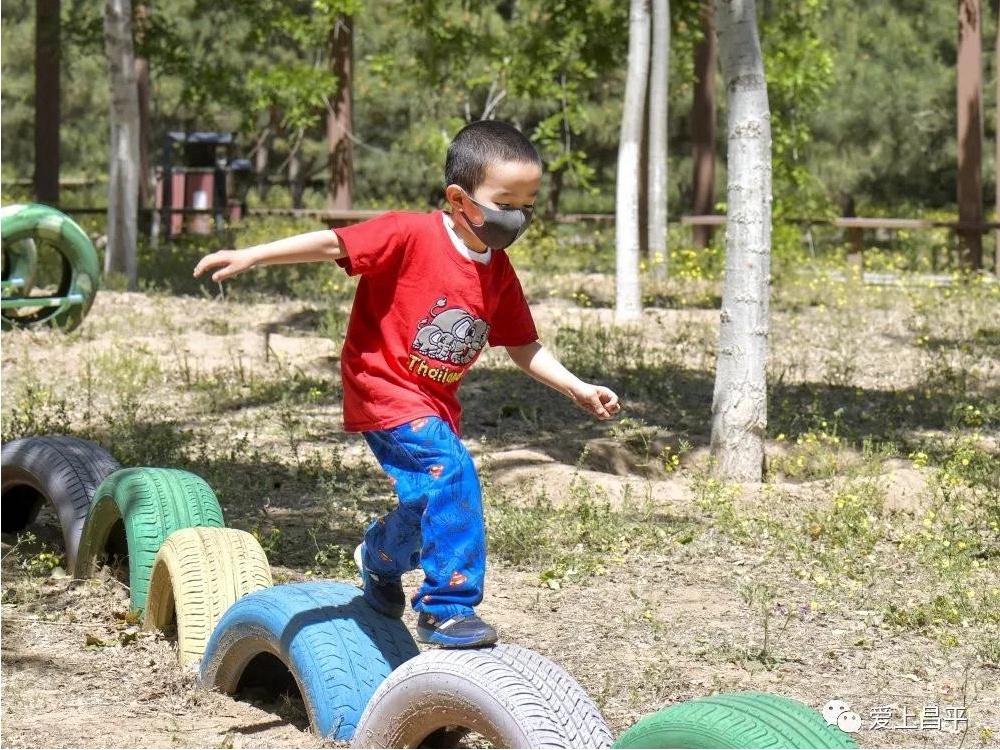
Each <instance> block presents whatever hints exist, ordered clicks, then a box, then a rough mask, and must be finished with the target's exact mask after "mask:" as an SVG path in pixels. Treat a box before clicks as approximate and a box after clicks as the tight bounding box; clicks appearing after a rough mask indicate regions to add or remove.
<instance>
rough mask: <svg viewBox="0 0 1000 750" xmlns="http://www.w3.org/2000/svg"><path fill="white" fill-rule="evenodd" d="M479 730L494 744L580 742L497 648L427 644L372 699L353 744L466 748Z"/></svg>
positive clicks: (549, 745) (560, 744)
mask: <svg viewBox="0 0 1000 750" xmlns="http://www.w3.org/2000/svg"><path fill="white" fill-rule="evenodd" d="M469 731H474V732H478V733H479V734H480V735H482V736H483V737H484V738H485V739H486V740H488V741H489V742H490V743H491V744H492V746H493V747H532V748H557V747H558V748H566V747H574V745H573V744H572V743H571V741H570V740H569V738H568V737H567V735H566V731H565V726H564V725H563V723H562V722H561V720H560V717H559V716H558V715H557V712H556V711H554V710H553V709H552V707H551V705H550V703H549V701H547V700H546V699H545V697H544V696H543V695H542V693H541V692H540V691H539V689H538V688H537V687H536V686H535V685H534V684H533V683H532V682H531V681H530V680H528V679H527V678H526V677H525V676H524V675H523V674H522V673H521V672H520V671H518V669H515V668H514V667H511V666H510V665H508V664H506V663H505V662H504V661H503V660H502V659H500V658H498V657H497V656H495V655H493V654H492V653H490V649H468V650H454V651H451V650H433V651H424V652H423V653H421V654H420V655H419V656H417V657H416V658H415V659H411V660H410V661H408V662H407V663H406V664H404V665H403V666H401V667H399V668H398V669H396V670H394V671H393V673H392V674H390V675H389V677H388V678H387V679H386V680H385V682H383V683H382V685H381V686H380V687H379V689H378V690H377V691H376V692H375V695H373V696H372V699H371V700H370V701H369V702H368V707H367V708H366V709H365V712H364V714H363V715H362V717H361V720H360V721H359V722H358V729H357V732H355V735H354V740H353V742H352V745H351V746H352V747H355V748H371V747H378V748H387V747H458V746H459V745H458V742H459V741H460V740H461V739H462V738H463V737H464V736H465V735H466V734H467V733H468V732H469Z"/></svg>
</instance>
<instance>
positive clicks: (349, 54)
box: [326, 15, 354, 211]
mask: <svg viewBox="0 0 1000 750" xmlns="http://www.w3.org/2000/svg"><path fill="white" fill-rule="evenodd" d="M353 58H354V19H353V18H351V17H350V16H348V15H341V16H338V17H337V19H336V21H335V22H334V24H333V28H332V29H331V30H330V68H331V70H332V72H333V74H334V75H335V76H336V77H337V89H336V92H335V94H334V96H333V100H332V101H331V102H330V110H329V111H328V112H327V115H326V134H327V135H326V137H327V153H328V158H329V166H330V174H329V177H328V181H327V190H326V205H327V208H331V209H334V210H342V211H346V210H350V208H351V206H352V203H353V198H354V144H353V143H351V136H352V135H353V130H354V123H353V122H352V119H351V104H352V102H351V99H352V84H353V75H352V70H353V67H354V59H353Z"/></svg>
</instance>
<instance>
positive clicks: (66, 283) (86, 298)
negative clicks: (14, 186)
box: [0, 203, 101, 331]
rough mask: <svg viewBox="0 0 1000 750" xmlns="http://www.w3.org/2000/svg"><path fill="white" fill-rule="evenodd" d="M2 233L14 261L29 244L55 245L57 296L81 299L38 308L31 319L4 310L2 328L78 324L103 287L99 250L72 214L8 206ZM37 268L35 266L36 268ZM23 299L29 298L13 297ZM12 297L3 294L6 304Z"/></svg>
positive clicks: (0, 219) (1, 213)
mask: <svg viewBox="0 0 1000 750" xmlns="http://www.w3.org/2000/svg"><path fill="white" fill-rule="evenodd" d="M0 235H2V237H3V240H2V242H3V247H4V248H5V249H7V250H8V251H9V255H10V256H11V260H12V261H13V260H14V258H15V257H16V253H17V249H18V248H24V247H27V245H26V244H24V243H25V242H26V241H30V242H32V243H33V244H34V249H35V250H36V253H37V248H38V247H41V246H42V245H43V244H44V245H49V246H50V247H52V248H53V249H54V250H55V251H56V252H57V253H58V255H59V257H60V258H61V264H62V271H61V273H62V275H61V278H60V281H59V283H58V289H57V291H56V295H55V296H57V297H66V296H68V295H74V296H77V297H78V299H79V300H80V301H78V302H63V303H61V304H58V305H56V306H53V307H48V306H40V307H38V309H37V310H36V311H35V312H32V313H29V314H27V315H15V314H13V313H9V312H6V311H2V312H0V322H2V327H3V330H5V331H7V330H10V329H12V328H26V327H35V326H52V327H56V328H61V329H62V330H64V331H71V330H73V329H74V328H76V327H77V326H79V325H80V323H82V322H83V319H84V317H85V316H86V314H87V312H88V311H89V310H90V308H91V306H92V305H93V304H94V297H95V296H96V295H97V290H98V288H99V287H100V280H101V273H100V263H99V261H98V258H97V251H96V250H95V249H94V245H93V243H92V242H91V241H90V238H89V237H88V236H87V233H86V232H84V231H83V230H82V229H81V228H80V226H79V225H78V224H77V223H76V222H75V221H73V220H72V219H71V218H70V217H69V216H67V215H66V214H64V213H62V212H61V211H58V210H56V209H54V208H52V207H50V206H45V205H42V204H41V203H30V204H27V205H23V206H6V207H5V208H4V210H0ZM36 268H37V263H36V265H34V266H32V269H33V270H34V269H36ZM12 296H13V297H19V296H20V297H23V296H26V295H23V294H22V295H16V294H15V295H12ZM7 299H9V297H7V296H6V295H5V297H4V300H5V301H6V300H7Z"/></svg>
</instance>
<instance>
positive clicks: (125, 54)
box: [104, 0, 139, 290]
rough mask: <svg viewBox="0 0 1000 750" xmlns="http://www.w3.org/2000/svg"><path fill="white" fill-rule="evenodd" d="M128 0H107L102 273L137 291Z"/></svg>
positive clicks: (135, 111) (134, 99) (135, 110)
mask: <svg viewBox="0 0 1000 750" xmlns="http://www.w3.org/2000/svg"><path fill="white" fill-rule="evenodd" d="M131 5H132V4H131V0H107V2H106V4H105V6H104V48H105V54H106V55H107V60H108V73H109V79H110V83H111V108H110V109H111V111H110V120H111V144H110V166H109V169H108V245H107V249H106V250H105V255H104V271H105V273H108V272H110V271H116V272H119V273H124V274H125V275H126V276H127V277H128V284H129V289H132V290H134V289H136V288H137V272H138V269H137V265H136V236H137V233H138V232H137V229H138V227H137V218H138V215H137V208H138V206H137V200H138V197H139V95H138V89H137V87H136V83H135V53H134V51H133V48H132V7H131Z"/></svg>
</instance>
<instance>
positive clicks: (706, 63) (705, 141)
mask: <svg viewBox="0 0 1000 750" xmlns="http://www.w3.org/2000/svg"><path fill="white" fill-rule="evenodd" d="M701 32H702V38H701V41H699V42H698V44H697V45H696V46H695V48H694V77H695V84H694V101H693V102H692V105H691V145H692V152H693V153H692V157H693V158H692V185H691V197H692V201H691V213H693V214H694V215H696V216H705V215H707V214H710V213H712V212H713V211H714V210H715V68H716V64H715V62H716V61H715V59H716V48H715V0H702V6H701ZM693 236H694V244H695V245H696V246H697V247H707V246H708V243H709V241H710V240H711V239H712V227H706V226H696V227H694V229H693Z"/></svg>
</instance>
